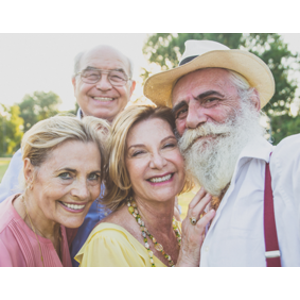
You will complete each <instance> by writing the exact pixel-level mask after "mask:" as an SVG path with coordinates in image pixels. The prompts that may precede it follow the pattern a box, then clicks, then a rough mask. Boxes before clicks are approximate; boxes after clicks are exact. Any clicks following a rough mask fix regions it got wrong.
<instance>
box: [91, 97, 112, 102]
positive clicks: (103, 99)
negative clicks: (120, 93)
mask: <svg viewBox="0 0 300 300" xmlns="http://www.w3.org/2000/svg"><path fill="white" fill-rule="evenodd" d="M92 98H93V99H94V100H97V101H101V102H108V101H113V100H115V98H107V97H92Z"/></svg>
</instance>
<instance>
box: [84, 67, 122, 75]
mask: <svg viewBox="0 0 300 300" xmlns="http://www.w3.org/2000/svg"><path fill="white" fill-rule="evenodd" d="M84 70H102V69H99V68H95V67H91V66H87V67H86V68H85V69H84ZM107 71H120V72H123V73H125V74H126V72H125V70H124V69H123V68H119V69H108V70H107Z"/></svg>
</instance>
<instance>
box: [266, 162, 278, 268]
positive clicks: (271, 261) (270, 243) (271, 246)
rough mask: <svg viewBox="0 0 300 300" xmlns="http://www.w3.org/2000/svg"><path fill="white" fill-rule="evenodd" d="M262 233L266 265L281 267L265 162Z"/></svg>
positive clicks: (269, 182) (267, 166)
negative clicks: (263, 235)
mask: <svg viewBox="0 0 300 300" xmlns="http://www.w3.org/2000/svg"><path fill="white" fill-rule="evenodd" d="M264 233H265V245H266V252H265V255H266V261H267V267H281V261H280V251H279V245H278V238H277V231H276V223H275V215H274V201H273V192H272V187H271V173H270V168H269V164H266V174H265V198H264Z"/></svg>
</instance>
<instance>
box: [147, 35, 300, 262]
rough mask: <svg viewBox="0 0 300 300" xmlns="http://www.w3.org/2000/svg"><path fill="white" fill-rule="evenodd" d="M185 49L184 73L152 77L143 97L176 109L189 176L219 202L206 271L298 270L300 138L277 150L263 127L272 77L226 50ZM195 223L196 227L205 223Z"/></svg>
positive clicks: (200, 45)
mask: <svg viewBox="0 0 300 300" xmlns="http://www.w3.org/2000/svg"><path fill="white" fill-rule="evenodd" d="M185 46H186V50H185V52H184V54H183V55H182V58H181V61H180V63H179V66H178V67H177V68H174V69H171V70H168V71H165V72H162V73H159V74H156V75H154V76H152V77H150V78H149V79H148V80H147V81H146V83H145V87H144V94H145V96H146V97H148V98H149V99H151V100H152V101H153V102H154V103H156V104H157V105H167V106H170V107H172V106H173V111H174V115H175V118H176V128H177V133H178V135H179V137H180V139H179V147H180V149H181V151H182V153H183V155H184V157H185V161H186V168H187V172H188V173H189V174H191V175H192V176H193V177H194V179H195V180H196V181H197V182H198V183H199V184H200V185H201V186H203V187H204V188H205V189H206V190H207V191H208V192H209V193H210V194H211V195H213V196H214V197H213V201H212V203H211V206H212V207H213V208H214V209H215V210H217V211H216V215H215V218H214V220H213V221H212V223H211V225H210V228H209V230H208V232H207V235H206V238H205V241H204V243H203V245H202V249H201V258H200V259H201V260H200V266H280V265H282V266H300V222H299V220H300V218H299V212H300V196H299V195H300V184H299V182H300V152H299V149H300V135H295V136H291V137H288V138H286V139H284V140H283V141H282V142H281V143H280V144H279V145H278V146H277V147H274V146H272V145H271V144H269V143H268V142H267V141H266V140H265V139H264V137H263V135H264V129H263V128H262V127H261V126H260V124H259V120H260V116H261V112H260V109H261V108H262V107H263V106H265V105H266V104H267V103H268V101H269V100H270V99H271V98H272V96H273V94H274V91H275V83H274V79H273V76H272V73H271V71H270V70H269V68H268V66H267V65H266V64H265V63H264V62H263V61H262V60H260V59H259V58H258V57H256V56H255V55H253V54H251V53H249V52H247V51H242V50H230V49H229V48H228V47H226V46H224V45H222V44H220V43H216V42H213V41H195V40H190V41H187V42H186V43H185ZM271 154H272V156H271ZM269 170H270V171H269ZM270 176H271V178H270ZM272 193H273V195H272ZM189 217H190V219H191V225H190V226H195V225H196V224H197V220H198V219H199V218H200V215H199V214H197V212H195V214H193V215H191V216H189Z"/></svg>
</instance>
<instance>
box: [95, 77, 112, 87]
mask: <svg viewBox="0 0 300 300" xmlns="http://www.w3.org/2000/svg"><path fill="white" fill-rule="evenodd" d="M96 87H97V89H99V90H102V91H107V90H110V89H112V85H111V83H110V82H109V80H108V77H107V74H101V78H100V80H99V81H98V82H97V83H96Z"/></svg>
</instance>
